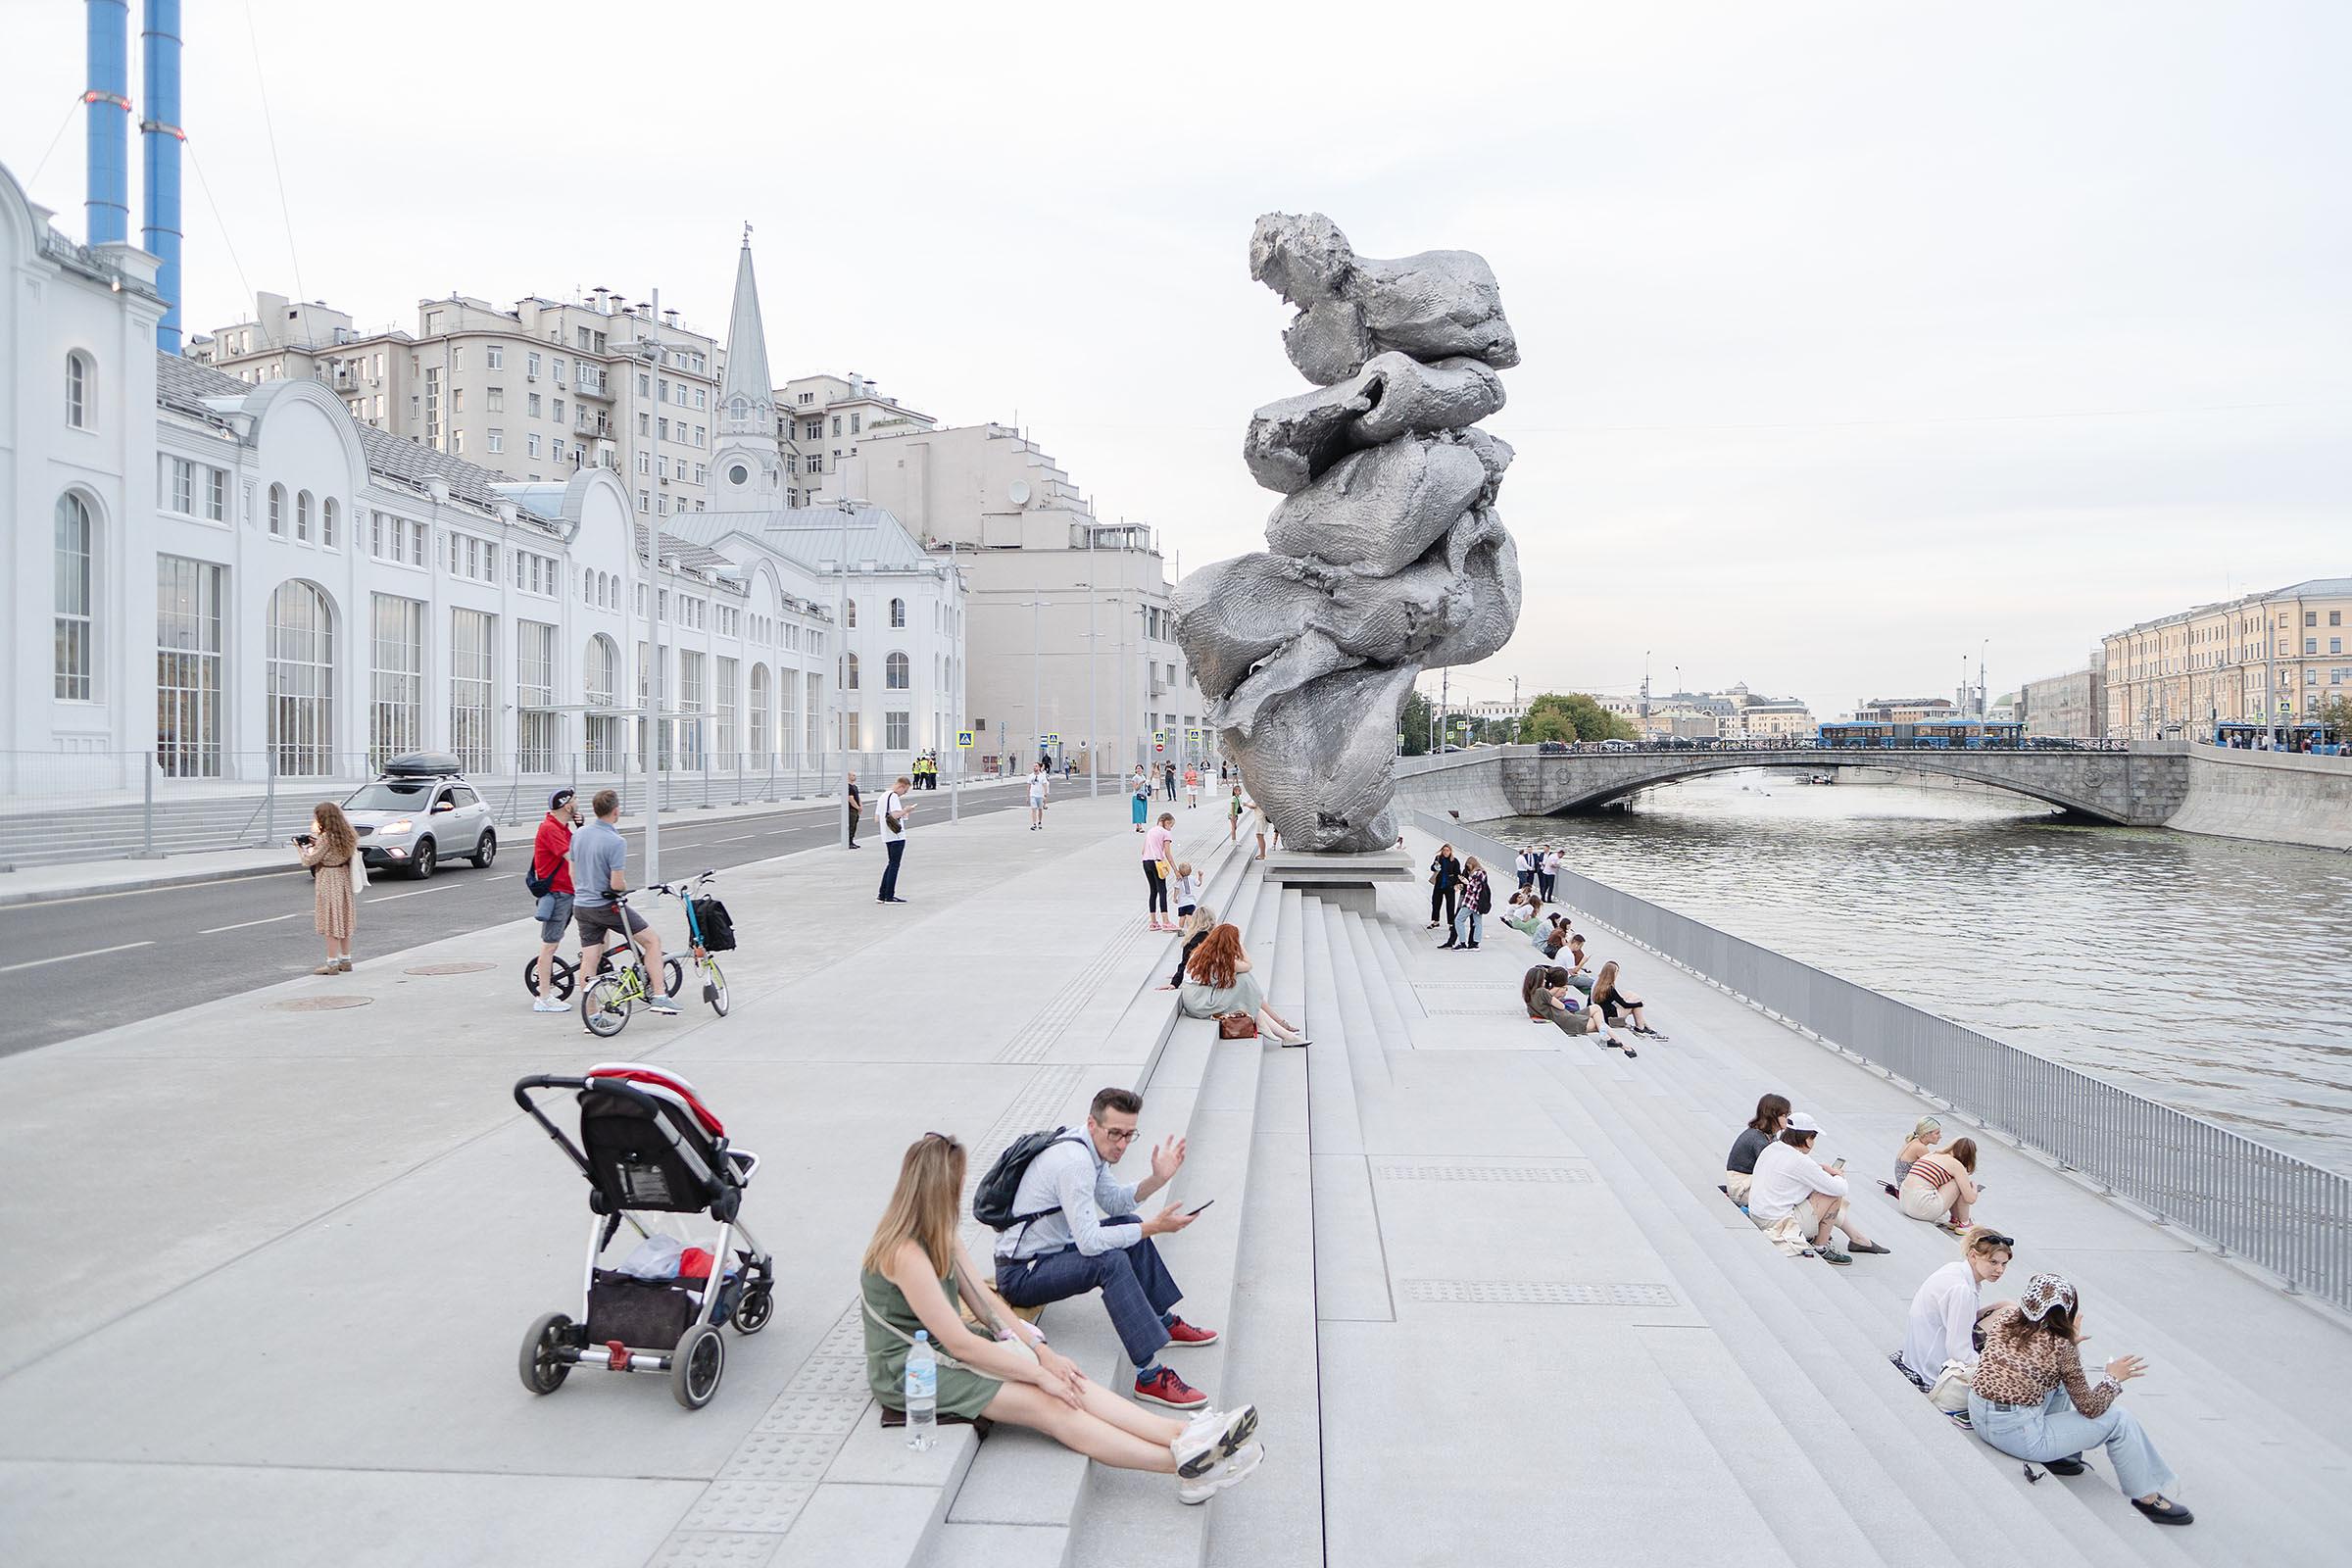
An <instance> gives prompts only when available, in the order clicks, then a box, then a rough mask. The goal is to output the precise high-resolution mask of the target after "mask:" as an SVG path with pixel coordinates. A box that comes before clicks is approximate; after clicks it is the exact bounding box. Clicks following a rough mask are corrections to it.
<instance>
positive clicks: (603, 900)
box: [571, 790, 678, 1018]
mask: <svg viewBox="0 0 2352 1568" xmlns="http://www.w3.org/2000/svg"><path fill="white" fill-rule="evenodd" d="M588 806H589V809H591V810H593V811H594V812H595V813H596V820H595V821H593V822H591V823H589V824H588V825H587V826H586V827H584V828H582V829H580V830H579V831H578V832H577V833H574V834H573V835H572V836H571V863H572V882H573V886H574V891H573V894H572V901H571V920H572V924H574V925H575V926H577V927H579V932H580V984H581V985H583V986H585V985H587V984H588V982H589V980H590V979H591V978H593V977H594V976H595V974H596V971H597V969H598V968H599V967H600V966H601V965H602V964H603V962H604V959H605V942H606V940H607V939H608V938H610V937H618V938H619V939H620V940H621V942H622V943H623V944H624V945H625V944H627V943H628V941H629V939H630V938H631V937H635V938H636V939H637V945H638V946H639V947H641V948H642V949H643V950H644V953H645V1005H647V1006H648V1007H650V1008H652V1009H653V1010H654V1011H656V1012H658V1013H661V1014H662V1016H663V1017H666V1018H674V1017H676V1016H677V1015H678V1009H677V1005H676V1004H674V1003H672V1002H671V1001H670V1000H669V998H668V997H667V996H665V995H664V994H663V993H662V935H661V933H660V932H658V931H656V930H655V929H654V928H653V927H652V926H651V925H648V924H647V923H646V919H645V916H644V915H642V914H639V913H638V912H637V911H636V910H635V909H632V908H630V907H628V906H627V905H625V904H622V903H620V902H619V901H618V900H617V899H615V898H614V897H613V895H615V894H619V893H626V892H627V891H628V890H629V879H628V874H627V873H628V865H629V846H628V841H627V840H625V839H623V838H622V837H621V836H620V796H619V795H618V793H616V792H615V791H613V790H598V791H597V792H596V799H595V800H593V801H590V802H589V803H588Z"/></svg>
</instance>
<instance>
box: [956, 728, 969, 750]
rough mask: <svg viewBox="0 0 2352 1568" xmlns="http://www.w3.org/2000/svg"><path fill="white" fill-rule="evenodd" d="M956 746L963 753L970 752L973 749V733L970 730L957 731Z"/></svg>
mask: <svg viewBox="0 0 2352 1568" xmlns="http://www.w3.org/2000/svg"><path fill="white" fill-rule="evenodd" d="M956 746H957V747H958V748H960V749H961V750H963V751H967V752H968V751H970V750H971V749H972V732H971V731H970V730H968V729H959V730H957V731H956Z"/></svg>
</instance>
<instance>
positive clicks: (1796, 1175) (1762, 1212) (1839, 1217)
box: [1747, 1110, 1893, 1267]
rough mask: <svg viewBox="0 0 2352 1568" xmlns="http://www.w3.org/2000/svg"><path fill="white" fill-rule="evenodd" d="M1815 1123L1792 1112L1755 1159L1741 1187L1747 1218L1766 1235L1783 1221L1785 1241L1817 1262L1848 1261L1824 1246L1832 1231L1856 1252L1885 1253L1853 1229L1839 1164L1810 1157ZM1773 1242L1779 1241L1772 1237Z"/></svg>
mask: <svg viewBox="0 0 2352 1568" xmlns="http://www.w3.org/2000/svg"><path fill="white" fill-rule="evenodd" d="M1820 1132H1821V1125H1820V1123H1818V1122H1816V1121H1814V1119H1813V1118H1812V1117H1811V1116H1808V1115H1806V1114H1805V1113H1804V1112H1803V1111H1801V1110H1799V1111H1793V1112H1791V1113H1790V1114H1789V1120H1788V1121H1787V1122H1786V1123H1785V1124H1783V1126H1782V1128H1781V1136H1780V1138H1779V1140H1778V1141H1776V1142H1774V1143H1771V1144H1767V1145H1766V1146H1765V1147H1764V1149H1763V1151H1762V1152H1760V1153H1758V1154H1757V1155H1756V1170H1755V1175H1754V1176H1753V1177H1752V1178H1751V1179H1750V1181H1749V1183H1748V1189H1747V1217H1748V1218H1749V1219H1752V1220H1754V1221H1755V1222H1756V1223H1757V1224H1758V1225H1760V1226H1762V1227H1763V1228H1764V1229H1765V1230H1767V1231H1772V1230H1774V1229H1776V1228H1778V1227H1780V1226H1781V1222H1782V1221H1784V1220H1787V1221H1789V1229H1791V1230H1793V1231H1794V1232H1795V1233H1796V1234H1795V1236H1794V1237H1791V1240H1797V1241H1800V1245H1804V1246H1809V1247H1810V1248H1811V1249H1812V1250H1814V1251H1816V1252H1818V1253H1820V1254H1821V1258H1822V1261H1824V1262H1826V1263H1836V1264H1838V1265H1839V1266H1841V1267H1842V1266H1843V1265H1845V1264H1847V1263H1851V1262H1852V1261H1853V1258H1852V1257H1850V1256H1849V1255H1847V1254H1846V1253H1844V1252H1840V1251H1839V1250H1838V1249H1836V1248H1835V1247H1832V1246H1831V1245H1830V1233H1831V1232H1832V1231H1833V1230H1841V1231H1843V1232H1845V1240H1846V1243H1847V1245H1848V1246H1850V1247H1851V1248H1852V1249H1853V1250H1855V1251H1857V1252H1890V1251H1892V1250H1893V1249H1892V1248H1889V1247H1881V1246H1880V1245H1879V1244H1878V1243H1876V1242H1874V1241H1872V1240H1871V1239H1870V1238H1869V1237H1867V1236H1865V1235H1863V1234H1862V1232H1861V1231H1860V1230H1859V1229H1857V1228H1856V1227H1855V1225H1854V1216H1853V1207H1852V1205H1851V1204H1850V1203H1848V1202H1847V1201H1846V1184H1845V1174H1844V1166H1845V1161H1844V1160H1842V1159H1840V1160H1838V1162H1837V1163H1836V1164H1835V1165H1824V1164H1822V1163H1821V1162H1820V1161H1818V1160H1816V1159H1815V1158H1814V1157H1813V1140H1814V1138H1815V1137H1817V1136H1818V1135H1819V1134H1820ZM1775 1240H1776V1241H1778V1240H1780V1238H1778V1237H1776V1238H1775Z"/></svg>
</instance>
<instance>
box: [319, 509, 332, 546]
mask: <svg viewBox="0 0 2352 1568" xmlns="http://www.w3.org/2000/svg"><path fill="white" fill-rule="evenodd" d="M319 543H320V544H322V545H324V546H326V548H327V549H329V550H332V549H334V548H335V498H334V497H333V496H328V497H327V498H326V499H325V500H324V501H321V502H319Z"/></svg>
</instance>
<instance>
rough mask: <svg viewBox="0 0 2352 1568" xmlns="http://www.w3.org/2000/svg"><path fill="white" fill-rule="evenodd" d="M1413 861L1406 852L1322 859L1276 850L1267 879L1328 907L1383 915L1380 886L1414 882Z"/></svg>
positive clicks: (1270, 857)
mask: <svg viewBox="0 0 2352 1568" xmlns="http://www.w3.org/2000/svg"><path fill="white" fill-rule="evenodd" d="M1413 876H1414V867H1413V860H1412V857H1411V856H1409V855H1407V854H1405V852H1404V851H1402V850H1374V851H1371V852H1370V853H1368V854H1362V855H1319V854H1316V853H1314V852H1312V851H1308V850H1274V851H1271V852H1269V853H1268V854H1267V856H1266V878H1267V880H1268V881H1272V882H1279V883H1281V884H1282V885H1283V886H1284V887H1286V888H1297V889H1298V890H1299V892H1301V893H1311V894H1313V895H1314V896H1315V897H1316V898H1318V899H1321V900H1322V901H1323V902H1324V903H1325V904H1329V905H1334V906H1336V907H1340V908H1343V909H1348V910H1351V911H1353V912H1354V913H1356V914H1362V915H1372V914H1377V913H1379V912H1380V907H1379V904H1378V902H1377V892H1378V884H1380V883H1382V882H1410V881H1411V880H1413Z"/></svg>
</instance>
